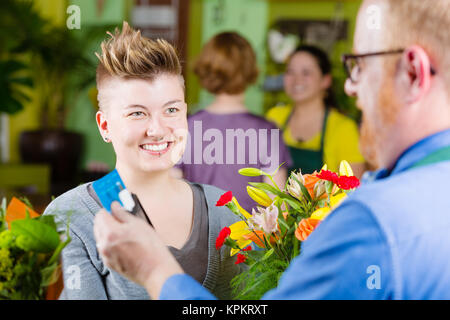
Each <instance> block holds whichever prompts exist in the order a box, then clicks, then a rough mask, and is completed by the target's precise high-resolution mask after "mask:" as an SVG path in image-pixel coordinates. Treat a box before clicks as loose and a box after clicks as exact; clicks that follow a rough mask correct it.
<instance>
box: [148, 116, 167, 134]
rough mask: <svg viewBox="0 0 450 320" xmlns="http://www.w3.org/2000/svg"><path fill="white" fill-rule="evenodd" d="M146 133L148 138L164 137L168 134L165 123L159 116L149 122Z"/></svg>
mask: <svg viewBox="0 0 450 320" xmlns="http://www.w3.org/2000/svg"><path fill="white" fill-rule="evenodd" d="M146 133H147V136H158V137H162V136H164V134H165V133H166V126H165V125H164V121H163V120H162V119H160V117H158V116H156V117H152V119H151V120H150V121H149V124H148V128H147V132H146Z"/></svg>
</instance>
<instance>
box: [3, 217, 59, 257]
mask: <svg viewBox="0 0 450 320" xmlns="http://www.w3.org/2000/svg"><path fill="white" fill-rule="evenodd" d="M11 232H12V233H13V234H14V235H15V236H16V237H17V240H16V244H17V246H18V247H20V248H21V249H23V250H25V251H34V252H39V253H50V252H53V251H54V250H56V248H57V247H58V245H59V243H60V240H59V234H58V232H57V231H56V230H55V229H54V228H52V227H50V226H49V225H47V224H45V223H43V222H41V221H39V220H36V219H22V220H15V221H13V222H11Z"/></svg>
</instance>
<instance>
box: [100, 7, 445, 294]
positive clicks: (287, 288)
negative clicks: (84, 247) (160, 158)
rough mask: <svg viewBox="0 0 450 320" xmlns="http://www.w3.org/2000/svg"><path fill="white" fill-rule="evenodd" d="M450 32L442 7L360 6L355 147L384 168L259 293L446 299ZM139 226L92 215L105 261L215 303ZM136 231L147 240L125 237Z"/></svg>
mask: <svg viewBox="0 0 450 320" xmlns="http://www.w3.org/2000/svg"><path fill="white" fill-rule="evenodd" d="M449 28H450V2H449V1H448V0H434V1H423V0H396V1H389V0H366V1H364V2H363V5H362V6H361V8H360V11H359V14H358V19H357V25H356V31H355V38H354V54H353V55H345V56H344V62H345V65H346V68H347V70H348V72H349V79H348V80H347V81H346V85H345V89H346V92H347V93H348V94H350V95H352V96H355V97H357V99H358V106H359V107H360V108H361V109H362V112H363V122H362V127H361V149H362V151H363V153H364V155H365V157H366V159H368V160H369V161H370V162H371V163H372V164H373V165H375V166H377V167H378V168H380V169H379V170H377V171H375V172H372V173H371V174H368V175H366V177H365V179H364V181H363V184H362V186H361V187H360V188H359V189H358V190H356V191H355V192H354V193H353V194H352V195H351V196H349V197H348V198H347V200H345V202H344V203H343V204H342V205H341V206H340V207H339V208H337V209H336V210H335V211H333V212H332V213H331V214H330V215H329V216H328V217H327V218H326V219H325V220H324V221H323V222H322V223H321V224H320V225H319V226H318V227H317V229H316V230H315V231H314V232H313V233H312V234H311V235H310V236H309V238H308V239H307V240H306V241H305V242H303V244H302V253H301V255H300V256H299V257H297V258H295V259H294V260H293V261H292V263H291V265H290V266H289V268H288V269H287V270H286V272H285V273H284V275H283V277H282V278H281V280H280V282H279V285H278V287H277V288H276V289H274V290H272V291H270V292H269V293H267V294H266V296H265V297H264V298H267V299H450V290H449V289H448V288H449V287H450V261H449V259H448V256H450V232H448V230H449V228H450V215H449V209H448V208H450V197H449V196H448V192H447V183H448V181H449V179H450V55H448V54H447V51H448V50H449V49H450V33H448V32H447V31H446V30H448V29H449ZM141 225H142V224H141V223H140V222H139V221H138V220H137V219H135V218H134V217H132V216H130V215H129V214H127V213H125V212H124V211H123V210H122V209H121V208H120V207H116V208H115V210H114V216H110V215H107V214H106V212H100V213H99V214H98V215H97V217H96V224H95V233H96V236H97V241H98V244H99V246H100V248H101V249H100V252H101V254H102V255H103V258H104V259H105V261H106V263H107V264H109V265H111V266H112V267H113V268H115V269H117V270H119V271H120V272H122V273H123V274H124V275H126V276H127V277H130V278H131V279H133V280H134V281H136V282H138V283H140V284H141V285H143V286H145V287H146V288H147V290H148V291H149V293H150V295H151V296H152V297H154V298H160V299H211V298H213V296H212V295H211V294H209V293H208V292H207V291H206V290H204V289H202V287H201V286H200V285H199V284H198V283H196V282H195V281H194V280H193V279H192V278H190V277H188V276H186V275H185V274H184V273H183V270H182V269H181V268H180V267H179V266H178V265H177V264H176V263H175V261H174V260H173V259H172V260H171V259H169V258H168V257H169V256H170V255H169V253H168V251H167V249H165V248H164V246H163V245H162V244H161V241H159V240H158V238H157V237H156V235H155V233H154V232H153V231H152V230H151V228H150V227H148V226H146V227H145V232H146V233H145V236H144V226H143V225H142V226H141ZM139 229H142V231H141V232H142V237H136V236H133V237H131V236H129V237H128V236H127V235H128V234H132V233H134V234H135V233H136V232H137V231H136V230H139ZM138 238H142V240H140V241H138V240H134V239H138ZM128 239H130V240H129V241H128ZM134 253H137V254H134ZM134 256H139V261H137V260H136V259H135V258H133V257H134Z"/></svg>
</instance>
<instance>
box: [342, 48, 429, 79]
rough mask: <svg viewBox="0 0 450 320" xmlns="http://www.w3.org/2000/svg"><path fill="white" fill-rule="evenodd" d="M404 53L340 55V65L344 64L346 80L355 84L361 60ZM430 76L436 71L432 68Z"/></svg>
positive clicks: (386, 52)
mask: <svg viewBox="0 0 450 320" xmlns="http://www.w3.org/2000/svg"><path fill="white" fill-rule="evenodd" d="M403 51H405V50H404V49H398V50H391V51H379V52H372V53H365V54H344V55H342V63H343V64H344V69H345V71H346V73H347V76H348V78H350V80H351V81H352V82H353V83H357V82H358V81H359V77H360V74H361V66H360V62H361V59H362V58H366V57H374V56H380V55H388V54H400V53H403ZM430 73H431V75H435V74H436V71H435V70H434V69H433V67H430Z"/></svg>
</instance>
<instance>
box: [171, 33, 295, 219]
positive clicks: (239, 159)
mask: <svg viewBox="0 0 450 320" xmlns="http://www.w3.org/2000/svg"><path fill="white" fill-rule="evenodd" d="M194 72H195V74H196V75H197V76H198V78H199V80H200V84H201V85H202V87H203V88H205V89H206V90H207V91H208V92H210V93H212V94H213V95H214V100H213V102H212V103H211V104H210V105H208V106H207V107H206V108H205V109H204V110H201V111H199V112H197V113H196V114H194V115H192V116H190V117H189V118H188V124H189V134H190V137H191V139H190V141H191V142H192V143H189V142H188V145H187V148H188V149H187V152H186V153H185V156H186V155H191V159H187V158H186V157H183V161H182V163H181V164H180V165H179V166H178V168H179V170H180V171H181V172H180V171H179V172H178V173H177V174H178V175H179V176H181V175H182V176H183V177H184V178H185V179H187V180H189V181H194V182H198V183H206V184H211V185H214V186H217V187H219V188H222V189H225V190H231V191H232V192H233V194H234V195H235V196H236V198H237V199H238V201H239V203H240V204H241V206H242V207H243V208H244V209H246V210H251V208H252V207H253V206H254V205H255V203H254V202H253V201H252V199H251V198H250V197H249V196H248V195H247V191H246V185H247V182H249V181H254V182H262V181H266V182H269V181H268V180H267V178H265V177H264V178H263V177H244V176H241V175H240V174H239V173H238V170H239V169H241V168H244V167H256V168H260V169H265V170H266V171H268V172H270V171H272V170H275V169H276V168H277V167H278V166H279V165H280V164H282V163H283V162H284V165H283V166H282V167H281V168H280V169H279V170H278V172H277V174H276V175H275V177H274V181H275V183H277V185H278V186H280V187H282V186H284V184H285V182H286V174H287V167H288V166H290V165H291V160H290V157H289V151H288V150H287V148H286V146H285V145H284V143H283V141H282V138H281V133H280V132H279V130H278V129H277V127H276V126H274V125H273V124H272V123H270V122H269V121H267V120H265V119H264V118H263V117H260V116H257V115H253V114H251V113H250V112H249V111H248V109H247V106H246V105H245V103H244V94H245V90H246V89H247V87H248V86H249V85H251V84H252V83H254V82H255V81H256V79H257V76H258V69H257V65H256V55H255V52H254V51H253V49H252V47H251V45H250V43H249V42H248V41H247V40H246V39H245V38H243V37H242V36H240V35H239V34H238V33H236V32H224V33H220V34H217V35H216V36H214V37H213V38H212V39H211V40H210V41H209V42H208V43H207V44H206V45H205V47H204V48H203V50H202V52H201V54H200V56H199V58H198V60H197V61H196V64H195V67H194ZM200 126H201V129H202V132H205V131H207V130H213V131H209V132H216V133H217V134H219V133H220V135H221V136H222V137H223V139H222V141H221V144H222V146H223V148H222V150H223V154H221V155H218V154H217V152H221V151H219V150H216V151H215V152H216V154H214V153H212V157H214V159H215V160H216V161H208V159H206V158H205V157H204V155H205V152H206V155H208V154H209V153H208V149H207V148H208V147H206V144H205V143H203V145H202V146H198V145H194V142H196V141H198V140H202V137H197V136H196V129H195V128H200ZM214 130H215V131H214ZM217 130H218V131H217ZM261 132H263V133H264V134H262V135H260V133H261ZM230 133H233V134H234V138H233V141H230V139H229V137H230V136H231V135H230ZM244 139H245V140H244ZM239 141H241V146H239ZM243 141H245V147H243V145H242V144H243V143H242V142H243ZM235 142H236V143H235ZM214 143H220V142H219V141H216V140H215V141H214ZM256 147H257V149H256ZM256 150H257V151H256ZM255 151H256V154H255ZM196 156H197V159H198V158H199V156H200V157H201V158H202V163H201V164H199V163H198V161H197V163H194V162H195V161H194V159H195V157H196ZM187 160H189V161H187ZM255 160H256V161H255ZM269 167H270V168H269Z"/></svg>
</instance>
